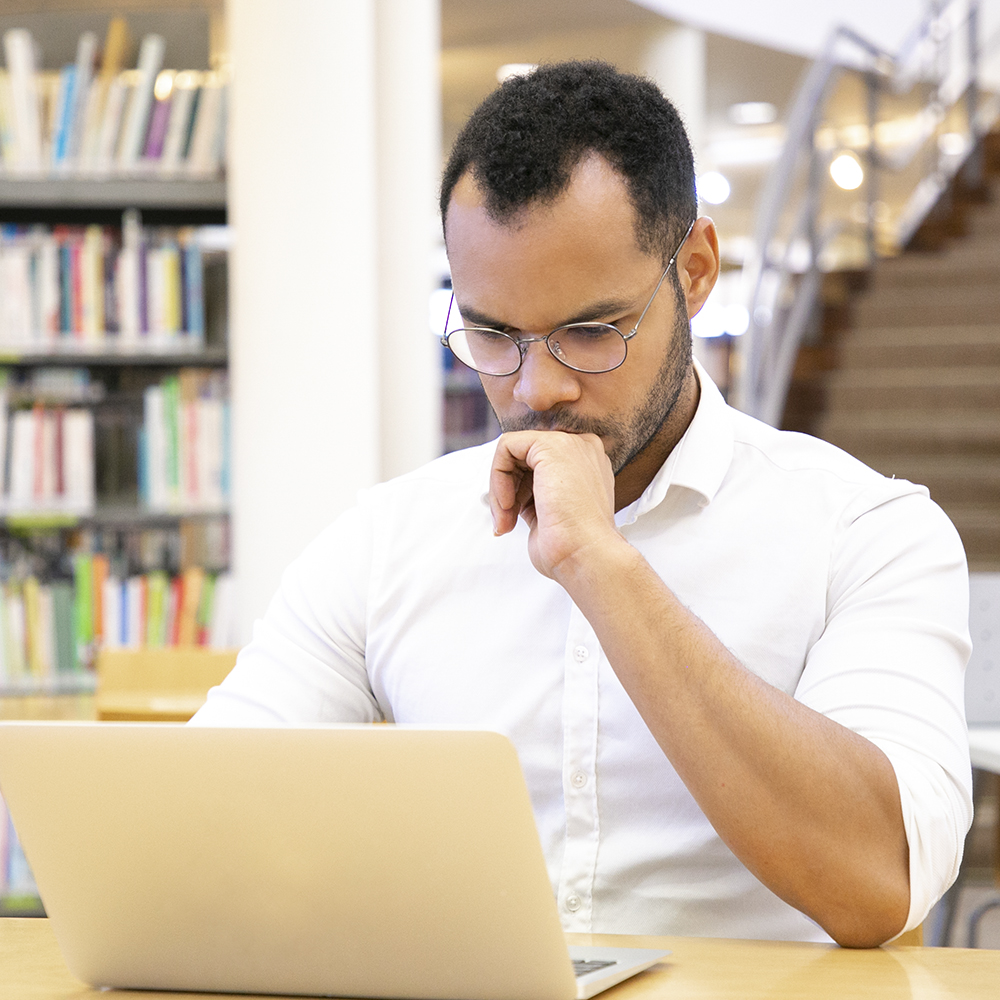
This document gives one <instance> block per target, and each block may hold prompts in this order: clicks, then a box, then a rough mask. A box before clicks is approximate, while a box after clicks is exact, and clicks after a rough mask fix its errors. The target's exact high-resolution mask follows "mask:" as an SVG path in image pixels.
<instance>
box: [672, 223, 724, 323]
mask: <svg viewBox="0 0 1000 1000" xmlns="http://www.w3.org/2000/svg"><path fill="white" fill-rule="evenodd" d="M676 266H677V277H678V278H679V279H680V283H681V288H683V289H684V298H685V299H686V300H687V313H688V318H689V319H690V318H691V317H692V316H694V315H695V313H697V312H698V310H699V309H701V307H702V306H703V305H704V304H705V300H706V299H707V298H708V296H709V293H710V292H711V291H712V289H713V288H714V287H715V282H716V281H717V280H718V278H719V234H718V233H717V232H716V231H715V223H714V222H713V221H712V220H711V219H710V218H709V217H708V216H707V215H703V216H702V217H701V218H700V219H699V220H698V221H697V222H696V223H695V224H694V228H693V229H692V230H691V235H690V236H689V237H688V238H687V240H685V242H684V246H683V247H681V250H680V253H678V255H677V265H676Z"/></svg>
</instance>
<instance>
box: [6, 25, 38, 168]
mask: <svg viewBox="0 0 1000 1000" xmlns="http://www.w3.org/2000/svg"><path fill="white" fill-rule="evenodd" d="M3 48H4V55H5V57H6V60H7V70H8V73H9V74H10V96H11V101H10V103H11V110H12V115H11V125H12V130H11V131H12V133H13V142H12V148H13V156H12V158H11V166H12V167H13V168H14V169H15V170H18V171H22V172H28V173H31V172H37V171H39V170H41V167H42V119H41V108H40V102H39V94H38V82H37V79H36V75H35V45H34V40H33V39H32V37H31V33H30V32H28V31H26V30H25V29H23V28H12V29H11V30H10V31H7V32H5V33H4V36H3Z"/></svg>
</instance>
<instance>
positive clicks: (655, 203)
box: [441, 61, 698, 260]
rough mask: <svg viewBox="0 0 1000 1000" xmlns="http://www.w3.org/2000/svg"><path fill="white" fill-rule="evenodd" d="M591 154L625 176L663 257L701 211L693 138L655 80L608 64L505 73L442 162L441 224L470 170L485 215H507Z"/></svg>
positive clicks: (562, 184) (640, 220)
mask: <svg viewBox="0 0 1000 1000" xmlns="http://www.w3.org/2000/svg"><path fill="white" fill-rule="evenodd" d="M589 152H594V153H597V154H599V155H600V156H603V157H604V158H605V159H606V160H607V161H608V162H609V163H610V164H611V166H612V167H614V169H615V170H617V171H618V173H619V174H620V175H621V176H622V178H623V179H624V180H625V183H626V185H627V187H628V191H629V195H630V197H631V200H632V204H633V205H634V207H635V210H636V217H637V232H636V239H637V241H638V244H639V247H640V248H641V249H642V250H644V251H645V252H647V253H653V254H660V255H662V256H663V259H664V260H666V259H667V258H668V257H669V256H670V254H672V253H673V252H674V250H675V249H676V246H675V244H676V243H677V242H678V241H679V240H680V238H681V237H682V236H683V234H684V232H685V231H686V230H687V228H688V226H689V225H690V224H691V223H692V222H693V221H694V219H695V217H696V215H697V211H698V198H697V194H696V193H695V177H694V161H693V157H692V155H691V144H690V142H689V141H688V137H687V133H686V132H685V130H684V124H683V122H682V121H681V118H680V115H678V113H677V109H676V108H675V107H674V106H673V105H672V104H671V103H670V101H668V100H667V99H666V98H665V97H664V96H663V94H662V93H660V90H659V88H658V87H657V86H656V85H655V84H653V83H652V82H651V81H649V80H647V79H645V78H644V77H641V76H633V75H632V74H629V73H621V72H619V71H618V70H616V69H615V68H614V67H613V66H610V65H609V64H608V63H604V62H596V61H595V62H589V61H588V62H563V63H554V64H551V65H544V66H540V67H539V68H538V69H536V70H533V71H532V72H531V73H529V74H527V75H525V76H515V77H512V78H510V79H508V80H507V81H506V82H505V83H504V84H502V85H501V86H500V87H498V88H497V89H496V90H495V91H493V93H492V94H490V95H489V97H487V98H486V100H484V101H483V102H482V104H480V105H479V107H478V108H477V109H476V110H475V111H474V112H473V113H472V117H471V118H470V119H469V120H468V122H467V123H466V124H465V127H464V128H463V129H462V131H461V132H460V133H459V135H458V138H457V139H456V140H455V145H454V147H453V148H452V151H451V156H450V157H449V159H448V164H447V166H446V167H445V171H444V177H443V179H442V182H441V223H442V226H443V225H444V224H445V221H446V219H447V215H448V205H449V202H450V201H451V195H452V192H453V191H454V188H455V185H456V184H457V183H458V181H459V179H460V178H461V177H462V175H463V174H465V173H466V171H468V170H471V171H472V174H473V177H474V179H475V181H476V183H477V184H478V185H479V187H480V189H481V190H482V192H483V194H484V196H485V199H486V203H485V207H486V210H487V212H488V213H489V215H490V217H491V218H493V219H494V220H496V221H498V222H507V221H509V220H511V219H512V218H513V217H514V216H515V215H516V214H517V212H518V211H519V210H520V209H522V208H524V207H525V206H526V205H529V204H530V203H532V202H536V201H548V200H552V199H554V198H556V197H557V196H558V195H559V194H561V193H562V192H563V191H564V190H565V189H566V187H567V185H568V184H569V181H570V177H571V175H572V172H573V168H574V167H575V166H576V165H577V164H578V163H579V162H580V160H581V159H582V158H583V157H584V156H585V155H586V154H587V153H589Z"/></svg>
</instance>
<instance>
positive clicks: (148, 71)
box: [118, 34, 166, 170]
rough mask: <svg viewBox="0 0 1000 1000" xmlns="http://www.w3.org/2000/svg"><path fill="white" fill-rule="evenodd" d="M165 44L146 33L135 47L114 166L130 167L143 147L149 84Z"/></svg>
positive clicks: (150, 93)
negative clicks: (128, 97) (133, 73)
mask: <svg viewBox="0 0 1000 1000" xmlns="http://www.w3.org/2000/svg"><path fill="white" fill-rule="evenodd" d="M165 47H166V43H165V42H164V41H163V38H162V36H160V35H153V34H150V35H146V36H145V38H143V40H142V44H141V46H140V47H139V63H138V66H137V67H136V72H137V77H136V80H135V86H134V87H133V90H132V97H131V100H130V101H129V106H128V113H127V115H126V118H125V122H124V124H123V126H122V138H121V144H120V146H119V149H118V166H119V167H120V168H122V169H124V170H134V169H135V168H136V167H137V166H138V163H139V160H140V158H141V156H142V153H143V150H144V149H145V147H146V134H147V131H148V128H149V116H150V111H151V110H152V104H153V87H154V85H155V84H156V77H157V74H158V73H159V72H160V69H161V67H162V65H163V53H164V50H165Z"/></svg>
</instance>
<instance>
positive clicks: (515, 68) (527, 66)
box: [497, 63, 538, 83]
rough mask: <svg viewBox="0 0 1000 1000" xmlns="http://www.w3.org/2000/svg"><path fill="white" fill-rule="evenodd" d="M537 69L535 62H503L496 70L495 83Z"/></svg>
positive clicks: (524, 74) (525, 74)
mask: <svg viewBox="0 0 1000 1000" xmlns="http://www.w3.org/2000/svg"><path fill="white" fill-rule="evenodd" d="M536 69H538V65H537V63H504V64H503V65H502V66H501V67H500V68H499V69H498V70H497V83H504V82H506V81H507V80H509V79H510V78H511V77H512V76H527V75H528V74H529V73H534V72H535V70H536Z"/></svg>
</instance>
